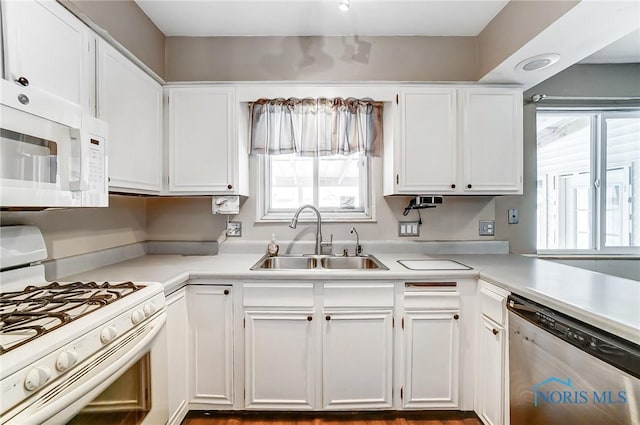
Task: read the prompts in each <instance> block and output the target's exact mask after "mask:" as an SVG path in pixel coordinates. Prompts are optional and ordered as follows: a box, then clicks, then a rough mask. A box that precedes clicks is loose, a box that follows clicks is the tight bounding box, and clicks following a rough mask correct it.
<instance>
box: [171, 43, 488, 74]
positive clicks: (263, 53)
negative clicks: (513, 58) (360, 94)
mask: <svg viewBox="0 0 640 425" xmlns="http://www.w3.org/2000/svg"><path fill="white" fill-rule="evenodd" d="M367 48H369V49H370V50H369V55H368V57H366V55H364V54H363V52H365V51H367ZM354 55H355V56H354ZM475 70H476V39H475V37H359V38H358V39H357V40H356V39H355V38H354V37H202V38H196V37H167V40H166V64H165V71H166V74H165V79H166V80H167V81H171V82H175V81H263V80H264V81H269V80H278V81H286V80H291V81H298V80H301V81H373V80H395V81H472V80H475V76H476V72H475Z"/></svg>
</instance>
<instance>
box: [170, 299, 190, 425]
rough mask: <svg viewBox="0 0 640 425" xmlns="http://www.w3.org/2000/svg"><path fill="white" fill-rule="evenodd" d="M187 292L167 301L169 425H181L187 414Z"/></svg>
mask: <svg viewBox="0 0 640 425" xmlns="http://www.w3.org/2000/svg"><path fill="white" fill-rule="evenodd" d="M186 294H187V292H186V290H185V289H182V290H180V291H178V292H176V293H174V294H171V295H170V296H169V297H167V342H168V344H167V363H168V365H169V369H168V384H169V388H168V390H169V422H168V423H170V424H179V423H180V422H182V419H183V418H184V416H185V415H186V414H187V411H188V405H187V403H188V397H189V386H188V385H189V379H188V377H189V373H188V368H187V364H188V354H189V332H188V330H189V322H188V321H187V296H186Z"/></svg>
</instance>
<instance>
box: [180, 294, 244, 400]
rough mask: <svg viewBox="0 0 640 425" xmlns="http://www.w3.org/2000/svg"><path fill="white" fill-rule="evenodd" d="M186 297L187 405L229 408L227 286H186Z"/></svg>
mask: <svg viewBox="0 0 640 425" xmlns="http://www.w3.org/2000/svg"><path fill="white" fill-rule="evenodd" d="M188 295H189V311H188V320H189V325H190V328H189V329H190V332H189V350H190V358H189V369H190V378H191V379H190V391H189V393H190V398H191V402H192V403H195V404H201V405H215V406H229V407H230V406H232V405H233V401H234V397H233V396H234V387H233V302H232V297H231V286H223V285H221V286H213V285H202V284H198V285H190V286H189V290H188Z"/></svg>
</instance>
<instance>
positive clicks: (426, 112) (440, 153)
mask: <svg viewBox="0 0 640 425" xmlns="http://www.w3.org/2000/svg"><path fill="white" fill-rule="evenodd" d="M401 99H402V104H401V105H400V119H401V124H400V129H401V133H402V135H401V142H400V143H399V145H398V146H397V151H396V158H395V161H396V162H397V165H396V167H395V168H396V177H395V178H396V192H397V193H407V194H415V193H422V192H425V191H426V192H434V193H447V192H453V191H455V188H456V181H457V178H458V177H457V170H458V167H457V162H458V143H457V127H456V125H457V117H456V114H457V92H456V89H453V88H412V89H407V90H403V91H402V95H401Z"/></svg>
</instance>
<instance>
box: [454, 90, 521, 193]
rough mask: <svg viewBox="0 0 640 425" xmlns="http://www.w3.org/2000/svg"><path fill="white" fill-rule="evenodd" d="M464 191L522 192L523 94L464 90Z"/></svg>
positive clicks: (502, 91) (504, 91)
mask: <svg viewBox="0 0 640 425" xmlns="http://www.w3.org/2000/svg"><path fill="white" fill-rule="evenodd" d="M462 99H463V100H462V112H463V127H462V137H463V143H462V149H463V151H464V177H463V181H461V183H462V185H463V190H464V191H465V192H469V193H473V194H476V193H486V194H499V193H514V194H519V193H522V161H523V159H522V155H523V154H522V146H523V139H522V131H523V128H522V91H521V90H519V89H508V88H465V89H462Z"/></svg>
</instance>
